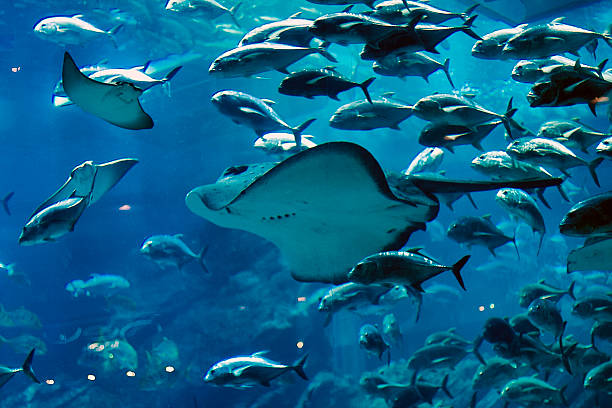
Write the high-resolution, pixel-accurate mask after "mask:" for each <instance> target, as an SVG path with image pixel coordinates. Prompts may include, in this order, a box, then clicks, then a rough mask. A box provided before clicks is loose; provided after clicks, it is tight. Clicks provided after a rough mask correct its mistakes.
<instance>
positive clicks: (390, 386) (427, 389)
mask: <svg viewBox="0 0 612 408" xmlns="http://www.w3.org/2000/svg"><path fill="white" fill-rule="evenodd" d="M377 390H378V391H380V392H382V393H383V395H385V399H386V400H387V401H388V402H389V403H391V404H392V405H391V407H392V408H401V407H412V406H417V405H418V404H419V403H421V402H427V403H429V404H433V398H434V396H435V395H436V393H437V392H438V390H442V391H444V393H445V394H446V395H447V396H448V397H449V398H452V394H451V393H450V391H449V390H448V374H447V375H445V376H444V378H443V379H442V382H441V383H440V385H435V384H430V383H427V382H425V381H423V380H421V379H420V378H417V375H416V373H415V374H414V375H413V376H412V378H411V380H410V384H395V383H387V382H384V383H382V384H378V385H377ZM436 406H437V404H436Z"/></svg>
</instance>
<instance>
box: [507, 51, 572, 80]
mask: <svg viewBox="0 0 612 408" xmlns="http://www.w3.org/2000/svg"><path fill="white" fill-rule="evenodd" d="M575 64H576V61H574V60H571V59H569V58H566V57H563V56H561V55H554V56H552V57H549V58H543V59H536V60H520V61H519V62H517V63H516V65H514V68H512V79H514V80H515V81H517V82H521V83H524V84H535V83H536V82H539V80H541V79H542V78H544V77H546V76H547V75H549V74H550V73H551V72H552V71H553V70H554V69H555V68H558V67H563V66H574V65H575Z"/></svg>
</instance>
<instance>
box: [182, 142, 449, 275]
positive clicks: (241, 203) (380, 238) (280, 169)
mask: <svg viewBox="0 0 612 408" xmlns="http://www.w3.org/2000/svg"><path fill="white" fill-rule="evenodd" d="M223 189H224V185H223V179H221V180H220V181H219V182H218V183H216V184H215V185H212V186H202V187H198V188H195V189H194V190H192V191H191V192H190V193H189V194H188V195H187V197H186V199H185V201H186V204H187V207H189V209H190V210H191V211H192V212H194V213H195V214H197V215H199V216H201V217H203V218H206V219H207V220H209V221H211V222H213V223H215V224H217V225H220V226H223V227H228V228H237V229H242V230H245V231H249V232H252V233H254V234H257V235H259V236H261V237H264V238H266V239H268V240H270V241H272V242H273V243H274V244H275V245H276V246H278V247H279V248H280V250H281V252H282V254H283V255H284V257H285V259H286V260H287V262H288V263H289V267H290V270H291V274H292V276H293V277H294V278H295V279H297V280H299V281H309V282H332V283H342V282H346V281H347V277H346V275H347V273H348V271H349V270H350V269H351V268H352V267H353V266H354V265H355V264H356V263H357V262H359V261H360V260H361V259H363V258H365V257H366V256H368V255H371V254H373V253H377V252H380V251H384V250H394V249H399V248H401V247H402V245H403V244H404V243H405V242H406V240H407V239H408V238H409V236H410V234H411V233H412V232H413V231H415V230H417V229H423V228H424V226H425V224H424V223H425V222H426V221H430V220H432V219H433V218H434V217H435V216H436V215H437V212H438V203H437V201H436V200H435V199H432V200H429V201H427V202H424V200H420V201H419V202H412V201H409V200H407V199H400V198H398V197H397V196H395V195H394V194H393V193H392V192H391V190H390V188H389V185H388V184H387V181H386V179H385V175H384V173H383V171H382V169H381V168H380V165H379V164H378V162H377V161H376V160H375V159H374V157H373V156H372V155H371V154H370V153H369V152H368V151H367V150H365V149H364V148H362V147H360V146H358V145H356V144H353V143H347V142H333V143H326V144H322V145H319V146H317V147H313V148H312V149H309V150H305V151H303V152H301V153H298V154H296V155H294V156H292V157H290V158H288V159H287V160H285V161H283V162H281V163H280V164H278V165H276V166H275V167H273V168H271V169H270V170H268V171H267V172H265V173H264V174H263V175H261V176H260V177H258V178H256V179H255V180H254V181H253V182H251V183H250V184H249V185H248V186H245V188H244V189H243V190H242V191H241V192H240V193H239V194H238V195H237V196H236V197H235V198H234V199H233V200H231V201H230V202H228V203H227V204H226V205H224V206H221V207H219V206H212V207H211V206H210V199H209V195H210V194H211V192H212V194H214V193H215V192H217V193H218V191H220V190H223ZM207 204H208V205H207Z"/></svg>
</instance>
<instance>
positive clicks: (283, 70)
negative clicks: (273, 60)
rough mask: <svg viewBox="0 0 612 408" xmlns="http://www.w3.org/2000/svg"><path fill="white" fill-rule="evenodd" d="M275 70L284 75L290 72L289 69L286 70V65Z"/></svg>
mask: <svg viewBox="0 0 612 408" xmlns="http://www.w3.org/2000/svg"><path fill="white" fill-rule="evenodd" d="M276 70H277V71H278V72H280V73H281V74H285V75H289V74H290V72H289V71H287V67H280V68H276Z"/></svg>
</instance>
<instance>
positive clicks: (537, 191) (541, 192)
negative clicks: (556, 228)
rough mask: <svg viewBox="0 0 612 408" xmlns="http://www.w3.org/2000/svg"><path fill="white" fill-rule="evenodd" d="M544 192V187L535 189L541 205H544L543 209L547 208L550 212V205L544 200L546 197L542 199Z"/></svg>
mask: <svg viewBox="0 0 612 408" xmlns="http://www.w3.org/2000/svg"><path fill="white" fill-rule="evenodd" d="M544 191H546V188H545V187H542V188H538V189H536V196H537V197H538V198H539V199H540V201H541V202H542V204H544V207H546V208H548V209H549V210H550V209H551V208H552V207H551V206H550V204H549V203H548V201H547V200H546V197H544Z"/></svg>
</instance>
